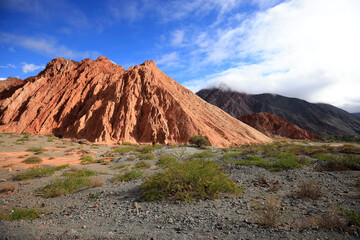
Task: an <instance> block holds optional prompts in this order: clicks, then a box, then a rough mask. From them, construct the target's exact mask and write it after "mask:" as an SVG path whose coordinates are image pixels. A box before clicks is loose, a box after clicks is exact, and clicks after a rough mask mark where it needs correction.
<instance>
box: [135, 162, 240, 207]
mask: <svg viewBox="0 0 360 240" xmlns="http://www.w3.org/2000/svg"><path fill="white" fill-rule="evenodd" d="M142 190H143V194H142V198H143V199H144V200H146V201H156V200H163V199H169V200H172V201H185V202H192V201H195V200H197V199H215V198H217V197H218V196H219V195H220V194H221V193H232V194H240V193H241V189H240V188H239V187H238V186H237V184H236V183H235V182H233V181H231V180H230V179H229V176H228V175H226V174H225V173H224V172H222V170H221V168H220V165H219V164H217V163H215V162H212V161H207V160H204V159H196V160H188V161H185V162H182V163H179V162H175V163H174V165H170V166H169V167H167V168H165V169H164V172H161V173H156V174H154V175H151V176H149V177H148V178H147V179H146V181H145V182H144V183H143V186H142Z"/></svg>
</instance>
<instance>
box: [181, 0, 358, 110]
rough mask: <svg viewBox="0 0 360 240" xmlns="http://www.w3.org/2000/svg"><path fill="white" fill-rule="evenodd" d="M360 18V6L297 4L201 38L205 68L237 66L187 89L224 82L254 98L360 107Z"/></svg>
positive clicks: (346, 1) (306, 0) (323, 0)
mask: <svg viewBox="0 0 360 240" xmlns="http://www.w3.org/2000/svg"><path fill="white" fill-rule="evenodd" d="M359 12H360V2H359V1H357V0H343V1H327V0H317V1H313V0H292V1H286V2H284V3H282V4H279V5H277V6H275V7H273V8H269V9H267V10H265V11H262V12H258V13H257V14H256V15H254V16H252V17H251V18H248V19H246V20H244V21H243V22H242V23H241V24H239V25H237V26H236V27H232V28H228V29H217V34H215V35H213V37H212V38H210V39H209V36H212V35H211V34H206V33H201V34H202V35H199V38H198V39H199V41H198V42H197V44H198V45H197V46H198V48H199V49H198V50H196V51H194V52H195V53H194V54H197V55H201V54H202V55H203V56H204V60H203V64H224V63H229V62H232V63H234V62H237V64H236V66H235V67H232V68H230V69H228V70H226V71H223V72H220V73H218V74H214V75H211V76H208V77H207V78H206V80H205V79H200V80H197V81H196V83H197V84H192V83H191V82H187V83H186V84H187V85H188V86H192V88H193V89H198V88H200V87H205V86H204V84H207V85H208V86H214V85H218V84H219V83H221V82H224V83H226V84H227V85H229V86H231V87H232V88H233V89H236V90H239V91H244V92H249V93H263V92H273V93H278V94H283V95H286V96H292V97H299V98H304V99H306V100H308V101H312V102H326V103H330V104H333V105H336V106H339V107H344V108H346V109H350V107H349V106H354V105H357V106H360V100H359V89H360V68H359V66H358V62H359V61H358V58H359V56H360V45H359V42H360V28H359V22H360V14H359ZM201 36H203V37H201ZM204 36H207V38H205V37H204ZM201 39H204V41H201ZM358 111H360V108H359V109H358Z"/></svg>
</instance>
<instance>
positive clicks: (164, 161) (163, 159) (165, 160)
mask: <svg viewBox="0 0 360 240" xmlns="http://www.w3.org/2000/svg"><path fill="white" fill-rule="evenodd" d="M175 163H176V157H175V156H173V155H170V154H165V155H162V156H160V158H159V161H158V162H157V163H156V165H159V166H161V167H169V166H171V165H174V164H175Z"/></svg>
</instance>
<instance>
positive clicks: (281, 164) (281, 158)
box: [270, 152, 302, 171]
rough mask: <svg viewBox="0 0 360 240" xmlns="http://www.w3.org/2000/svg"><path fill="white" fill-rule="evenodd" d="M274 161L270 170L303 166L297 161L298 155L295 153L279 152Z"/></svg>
mask: <svg viewBox="0 0 360 240" xmlns="http://www.w3.org/2000/svg"><path fill="white" fill-rule="evenodd" d="M272 161H273V162H272V166H271V167H270V171H281V170H286V169H296V168H302V165H301V164H300V163H299V162H298V161H297V156H296V155H295V154H293V153H285V152H281V153H278V154H277V157H276V158H273V159H272Z"/></svg>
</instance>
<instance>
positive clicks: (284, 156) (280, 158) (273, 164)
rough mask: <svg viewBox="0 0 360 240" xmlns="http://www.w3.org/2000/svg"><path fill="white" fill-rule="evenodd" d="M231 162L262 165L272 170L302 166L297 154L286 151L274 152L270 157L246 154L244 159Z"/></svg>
mask: <svg viewBox="0 0 360 240" xmlns="http://www.w3.org/2000/svg"><path fill="white" fill-rule="evenodd" d="M233 163H234V164H237V165H245V166H257V167H263V168H267V169H269V170H270V171H273V172H275V171H281V170H287V169H296V168H302V165H301V164H300V163H299V162H298V159H297V156H296V155H295V154H292V153H286V152H280V153H276V154H274V157H272V158H264V157H263V156H261V155H247V157H246V159H245V160H237V161H234V162H233Z"/></svg>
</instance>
